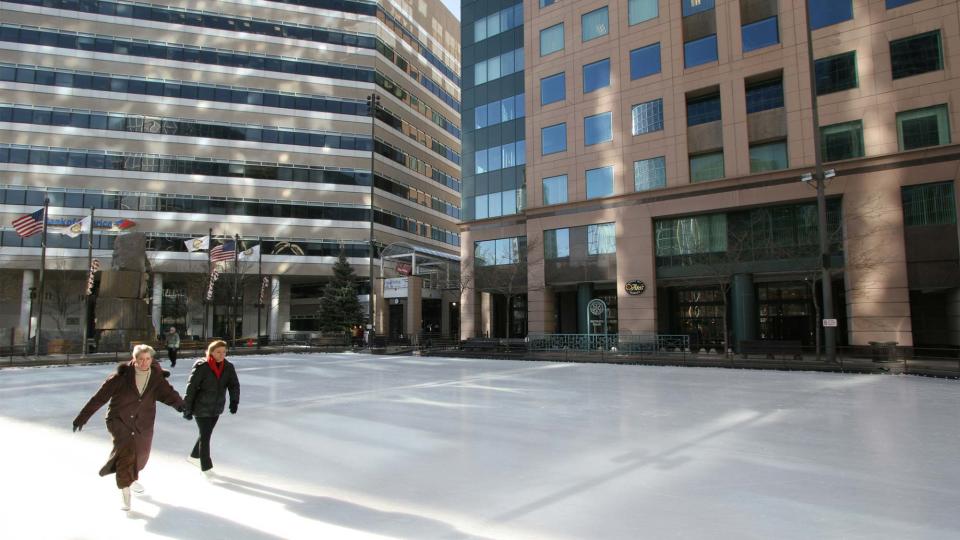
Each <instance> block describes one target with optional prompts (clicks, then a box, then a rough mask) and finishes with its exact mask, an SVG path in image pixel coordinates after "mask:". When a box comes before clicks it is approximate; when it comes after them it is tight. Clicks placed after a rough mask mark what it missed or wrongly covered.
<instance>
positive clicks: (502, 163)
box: [474, 140, 527, 174]
mask: <svg viewBox="0 0 960 540" xmlns="http://www.w3.org/2000/svg"><path fill="white" fill-rule="evenodd" d="M474 163H475V165H474V167H475V170H474V172H475V173H476V174H483V173H487V172H491V171H499V170H500V169H506V168H508V167H516V166H517V165H525V164H526V163H527V144H526V141H523V140H520V141H513V142H508V143H506V144H502V145H500V146H494V147H492V148H485V149H483V150H477V152H476V153H475V154H474Z"/></svg>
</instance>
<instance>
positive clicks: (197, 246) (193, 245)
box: [183, 236, 210, 253]
mask: <svg viewBox="0 0 960 540" xmlns="http://www.w3.org/2000/svg"><path fill="white" fill-rule="evenodd" d="M183 243H184V244H186V245H187V251H189V252H191V253H192V252H194V251H203V250H205V249H210V237H209V236H201V237H200V238H191V239H190V240H184V241H183Z"/></svg>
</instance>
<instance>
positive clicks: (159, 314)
mask: <svg viewBox="0 0 960 540" xmlns="http://www.w3.org/2000/svg"><path fill="white" fill-rule="evenodd" d="M150 310H151V313H150V318H151V319H152V320H153V330H154V335H155V336H161V335H163V330H162V329H161V328H160V325H161V324H162V323H163V274H160V273H155V274H153V302H152V304H151V306H150Z"/></svg>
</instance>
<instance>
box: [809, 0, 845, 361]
mask: <svg viewBox="0 0 960 540" xmlns="http://www.w3.org/2000/svg"><path fill="white" fill-rule="evenodd" d="M803 6H804V9H805V10H806V11H805V13H804V21H805V22H806V27H807V28H806V30H807V68H808V71H809V74H810V106H811V112H812V117H813V118H812V119H813V158H814V171H813V174H812V175H811V174H810V173H807V174H805V175H804V176H803V178H801V180H803V181H804V182H806V183H807V184H808V185H812V186H813V187H815V188H816V190H817V228H818V229H819V233H820V234H819V236H820V283H821V287H820V289H821V293H822V294H823V319H824V320H826V319H833V318H834V316H833V287H832V284H831V282H830V242H829V239H828V238H827V196H826V182H827V179H829V178H833V177H834V176H836V172H835V171H834V170H833V169H830V170H829V171H827V172H826V173H825V172H824V170H823V155H822V152H821V148H820V113H819V110H818V109H817V106H818V105H817V73H816V63H815V62H814V58H813V30H812V29H811V28H810V0H804V2H803ZM821 326H822V327H823V339H824V342H825V344H824V345H825V347H824V348H825V350H826V354H827V362H835V361H836V359H837V340H836V327H835V326H826V325H824V324H823V323H821Z"/></svg>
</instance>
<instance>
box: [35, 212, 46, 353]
mask: <svg viewBox="0 0 960 540" xmlns="http://www.w3.org/2000/svg"><path fill="white" fill-rule="evenodd" d="M49 210H50V199H49V198H47V197H44V199H43V233H42V234H41V235H40V287H39V288H38V293H37V294H38V297H37V301H38V303H37V335H36V336H35V337H34V341H33V354H36V355H39V354H40V333H41V330H42V328H43V294H44V292H43V285H44V281H43V280H44V272H43V271H44V268H46V266H47V222H48V220H47V214H48V213H49Z"/></svg>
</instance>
